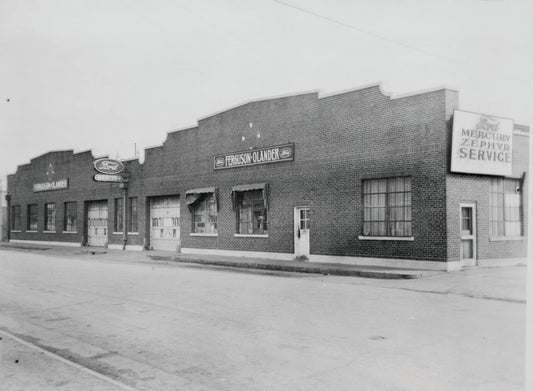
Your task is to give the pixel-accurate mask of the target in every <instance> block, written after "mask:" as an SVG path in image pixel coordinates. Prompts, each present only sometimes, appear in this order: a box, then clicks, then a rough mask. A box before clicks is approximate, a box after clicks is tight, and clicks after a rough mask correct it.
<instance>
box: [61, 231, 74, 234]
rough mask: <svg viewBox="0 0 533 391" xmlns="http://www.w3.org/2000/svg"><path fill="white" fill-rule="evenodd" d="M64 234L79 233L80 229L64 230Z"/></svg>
mask: <svg viewBox="0 0 533 391" xmlns="http://www.w3.org/2000/svg"><path fill="white" fill-rule="evenodd" d="M63 233H64V234H77V233H78V231H63Z"/></svg>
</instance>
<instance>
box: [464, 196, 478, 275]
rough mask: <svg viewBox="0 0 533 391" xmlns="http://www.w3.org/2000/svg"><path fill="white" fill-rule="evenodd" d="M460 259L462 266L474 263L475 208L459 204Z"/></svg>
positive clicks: (471, 205)
mask: <svg viewBox="0 0 533 391" xmlns="http://www.w3.org/2000/svg"><path fill="white" fill-rule="evenodd" d="M461 260H462V262H463V265H464V266H474V265H475V264H476V208H475V205H474V204H461Z"/></svg>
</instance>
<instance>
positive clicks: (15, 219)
mask: <svg viewBox="0 0 533 391" xmlns="http://www.w3.org/2000/svg"><path fill="white" fill-rule="evenodd" d="M16 210H18V213H16V212H15V211H16ZM17 223H18V224H17ZM9 229H10V231H11V232H21V231H22V205H12V206H11V222H10V226H9Z"/></svg>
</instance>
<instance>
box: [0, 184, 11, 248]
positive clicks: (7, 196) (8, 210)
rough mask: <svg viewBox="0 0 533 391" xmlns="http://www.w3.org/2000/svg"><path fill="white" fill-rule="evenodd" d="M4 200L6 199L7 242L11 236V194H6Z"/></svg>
mask: <svg viewBox="0 0 533 391" xmlns="http://www.w3.org/2000/svg"><path fill="white" fill-rule="evenodd" d="M6 201H7V211H6V212H7V213H6V214H7V224H6V231H7V232H6V241H7V242H9V239H10V238H11V194H6ZM0 207H1V205H0ZM0 224H2V223H1V222H0ZM0 240H2V238H0Z"/></svg>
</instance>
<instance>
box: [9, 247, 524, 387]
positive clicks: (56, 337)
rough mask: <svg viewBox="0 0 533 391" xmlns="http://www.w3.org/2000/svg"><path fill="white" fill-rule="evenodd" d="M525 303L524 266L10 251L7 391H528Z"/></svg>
mask: <svg viewBox="0 0 533 391" xmlns="http://www.w3.org/2000/svg"><path fill="white" fill-rule="evenodd" d="M525 297H526V268H525V267H519V266H514V267H502V268H475V269H469V270H466V271H464V272H457V273H443V274H439V275H434V276H431V277H427V278H422V279H418V280H394V281H392V280H388V281H386V280H372V279H362V278H357V277H332V276H320V275H300V274H295V273H292V274H288V273H269V274H264V273H237V272H235V271H232V270H223V269H210V268H195V267H182V266H180V265H179V264H167V263H158V262H153V263H149V262H130V261H128V259H127V258H124V259H123V260H122V261H121V260H120V259H118V258H117V257H115V258H114V259H110V258H109V259H106V258H105V256H104V255H103V256H101V257H92V258H88V257H83V256H69V257H65V256H58V255H46V252H42V253H39V252H24V251H12V250H0V332H3V333H4V335H2V334H0V336H1V337H3V340H4V342H3V348H2V350H3V355H2V361H1V362H2V366H1V372H0V376H2V377H3V379H2V384H3V385H4V386H6V387H7V388H6V387H4V386H3V387H2V390H5V389H6V390H19V389H20V390H22V389H31V388H30V387H27V385H28V384H29V383H31V384H34V383H38V384H39V385H40V386H39V387H38V388H35V389H43V390H46V389H50V390H52V389H54V390H55V389H65V390H67V389H68V390H76V389H80V390H81V389H83V390H85V389H110V390H111V389H117V390H118V389H137V390H176V389H183V390H193V391H195V390H288V389H290V390H325V389H329V390H428V389H431V390H469V391H472V390H474V391H475V390H498V391H500V390H522V389H523V388H524V371H525V369H524V365H525V363H524V356H525V348H524V345H525V318H526V305H525ZM10 337H11V338H10ZM17 341H18V342H17ZM32 346H33V347H35V349H36V350H34V351H32ZM43 352H48V353H49V354H48V355H46V356H45V355H44V354H43ZM17 359H18V360H19V362H18V363H17V365H14V364H15V363H14V361H15V360H17ZM43 360H45V361H46V362H48V361H50V366H49V365H46V362H45V361H43ZM61 360H63V361H61ZM66 362H71V363H73V365H68V363H66ZM49 367H50V368H53V369H50V370H48V368H49ZM84 369H85V370H84ZM94 374H99V375H100V377H97V376H93V375H94ZM28 379H30V380H28ZM31 379H33V380H31ZM91 379H92V380H91ZM91 381H93V383H91ZM28 382H29V383H28ZM100 386H101V387H100Z"/></svg>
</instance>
